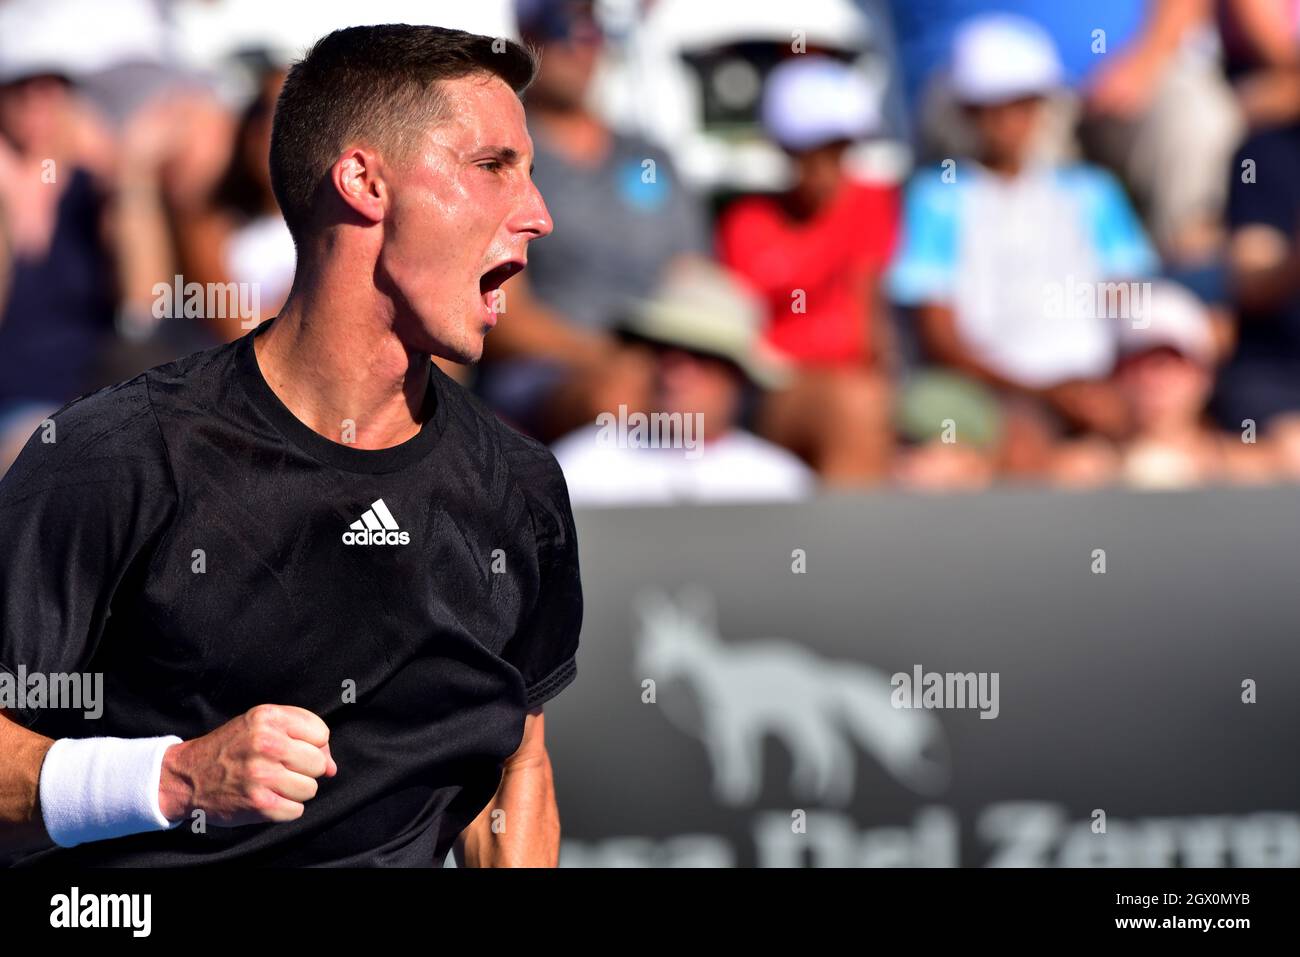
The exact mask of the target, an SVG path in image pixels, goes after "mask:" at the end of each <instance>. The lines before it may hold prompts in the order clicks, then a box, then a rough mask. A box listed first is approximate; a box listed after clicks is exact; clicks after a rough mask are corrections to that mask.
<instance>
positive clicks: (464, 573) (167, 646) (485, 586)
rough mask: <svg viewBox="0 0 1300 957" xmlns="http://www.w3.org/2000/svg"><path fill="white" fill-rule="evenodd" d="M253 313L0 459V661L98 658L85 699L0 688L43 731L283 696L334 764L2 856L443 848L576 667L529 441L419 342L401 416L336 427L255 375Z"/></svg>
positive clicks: (105, 728)
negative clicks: (423, 354)
mask: <svg viewBox="0 0 1300 957" xmlns="http://www.w3.org/2000/svg"><path fill="white" fill-rule="evenodd" d="M261 328H262V329H265V328H266V327H265V326H263V327H261ZM259 331H260V330H259ZM257 334H258V331H255V332H253V333H250V334H248V335H246V336H244V337H243V338H242V339H240V340H238V341H237V342H234V343H231V344H229V345H224V346H221V347H218V348H216V349H211V350H208V351H206V352H201V353H198V354H196V355H193V356H189V357H187V358H185V359H181V360H179V361H177V362H174V363H171V364H169V365H165V366H161V367H159V368H157V369H153V370H151V371H149V372H146V373H144V374H142V375H140V376H138V377H137V378H135V379H132V380H130V381H129V382H125V383H122V384H119V385H116V386H112V387H109V388H107V389H103V390H101V391H99V392H96V393H94V394H93V395H90V396H86V397H84V398H81V399H79V400H77V401H75V402H73V403H71V404H69V405H68V406H66V407H64V408H63V409H62V410H61V411H60V412H59V413H57V414H56V415H55V416H54V417H53V420H54V430H53V435H52V436H50V435H49V433H48V431H46V430H38V431H37V433H36V434H35V435H34V436H33V437H32V439H31V440H30V441H29V442H28V444H27V447H26V448H25V449H24V451H23V453H22V455H21V456H20V458H19V459H18V461H17V463H16V464H15V465H14V466H13V468H12V469H11V471H10V472H9V474H8V475H7V476H6V477H5V479H4V481H3V483H0V537H3V539H4V547H3V549H0V623H2V624H3V631H2V632H0V666H3V667H4V668H5V669H7V670H9V671H10V672H14V673H15V674H16V673H17V669H18V668H19V666H20V665H23V666H25V667H26V669H27V672H28V674H31V673H33V672H44V673H47V674H48V673H54V672H57V673H85V672H91V673H93V672H102V673H103V676H104V677H103V682H104V684H103V701H104V705H103V709H104V710H103V715H102V717H100V718H99V719H98V720H90V719H86V718H85V717H83V712H82V711H74V710H58V709H54V708H49V707H46V708H37V709H29V710H27V711H24V712H20V713H19V714H18V718H19V720H22V721H23V722H24V723H26V724H28V725H29V726H30V727H32V728H33V730H36V731H39V732H41V733H42V734H46V735H49V736H51V737H56V738H58V737H96V736H115V737H127V738H133V737H149V736H155V735H162V734H177V735H179V736H180V737H182V738H184V739H186V740H188V739H190V738H194V737H197V736H199V735H202V734H206V733H207V732H209V731H212V730H213V729H215V728H216V727H218V726H219V725H221V724H222V723H224V722H225V721H227V720H229V719H231V718H233V717H235V716H237V715H239V714H242V713H243V712H245V711H247V710H248V709H250V708H252V707H253V706H255V705H258V704H282V705H296V706H298V707H302V708H306V709H308V710H309V711H312V712H314V713H315V714H317V715H319V716H320V717H321V718H322V719H323V720H324V721H325V723H326V724H327V725H328V726H329V728H330V752H331V754H332V755H333V756H334V758H335V760H336V761H337V762H338V766H339V773H338V775H337V776H336V777H334V778H320V779H319V785H320V787H319V791H318V793H317V795H316V797H315V798H313V799H311V800H310V801H308V802H306V811H305V813H304V815H303V817H302V818H300V819H299V820H297V821H293V822H289V823H282V824H260V825H249V826H245V827H238V828H221V827H216V826H211V825H209V826H208V827H207V829H206V833H194V827H193V822H192V820H187V821H186V822H185V823H183V824H181V825H180V826H179V827H176V828H174V829H172V830H170V831H165V832H155V833H148V834H139V835H133V836H129V837H124V838H117V839H114V840H109V841H98V842H93V843H89V844H83V845H80V846H78V847H75V848H54V849H50V850H46V851H42V852H40V853H39V854H38V855H34V856H31V857H29V858H27V859H26V860H25V861H24V863H34V862H39V863H45V862H49V863H57V864H58V865H60V866H65V865H67V866H80V865H89V866H98V865H185V864H194V863H217V862H237V863H240V864H249V865H263V864H267V865H289V866H297V865H329V864H332V865H358V866H369V865H402V866H438V865H440V864H441V863H442V861H443V859H444V858H445V856H446V854H447V851H448V850H449V848H450V847H451V843H452V841H453V840H454V839H455V837H456V835H457V834H458V833H459V832H460V831H461V830H463V829H464V828H465V827H466V826H467V825H468V824H469V823H470V822H471V821H472V820H473V819H474V817H475V816H476V815H477V813H478V812H479V811H480V810H482V808H483V807H484V806H486V804H487V802H488V801H489V800H490V799H491V798H492V796H493V794H494V793H495V791H496V788H497V786H498V784H499V781H500V773H501V763H502V762H503V761H504V759H505V758H507V757H508V756H509V755H511V754H512V753H513V752H514V751H515V750H516V749H517V748H518V746H519V743H520V741H521V739H522V736H523V726H524V718H525V714H526V712H527V710H528V709H529V708H530V707H533V706H536V705H538V704H541V703H542V702H544V701H547V700H549V699H550V698H552V697H553V696H554V695H556V694H557V693H558V692H559V691H561V690H562V689H563V688H564V687H565V686H566V685H568V684H569V683H570V682H571V681H572V680H573V679H574V677H575V674H576V663H575V653H576V651H577V645H578V631H579V627H580V624H581V620H582V591H581V585H580V582H579V571H578V554H577V541H576V536H575V531H574V525H573V515H572V512H571V510H570V507H569V498H568V491H567V488H566V486H565V483H564V478H563V475H562V473H561V472H560V469H559V467H558V466H557V465H556V462H555V459H554V457H553V456H552V455H551V453H550V452H549V451H548V450H547V449H546V447H545V446H543V445H541V444H539V443H537V442H535V441H533V440H532V439H529V438H526V437H525V436H522V435H520V434H519V433H517V432H515V431H513V430H512V429H510V428H508V427H507V426H505V425H504V424H502V423H501V422H500V421H499V420H498V419H497V418H496V417H495V416H494V415H493V414H492V413H491V412H489V411H488V410H486V409H485V408H484V407H483V406H481V405H480V404H479V403H478V402H477V400H475V399H474V398H473V397H472V396H470V395H469V394H468V392H466V390H464V389H463V388H462V387H460V386H459V385H458V384H457V383H455V382H454V381H452V380H451V379H450V378H448V377H447V376H446V375H445V374H444V373H442V372H441V371H440V370H439V369H437V367H436V366H435V367H433V370H432V373H431V383H430V389H429V393H428V403H429V405H430V407H431V408H429V409H426V410H425V411H426V413H428V415H427V418H426V419H425V420H424V424H423V427H422V428H421V431H420V433H419V434H418V435H417V436H415V437H414V438H412V439H410V440H409V441H407V442H405V443H402V444H401V445H397V446H394V447H392V448H388V449H382V450H362V449H357V448H353V447H350V446H348V445H346V444H341V443H336V442H334V441H331V440H330V439H328V438H326V437H324V436H321V435H319V434H317V433H316V432H314V431H313V430H312V429H310V428H309V427H308V426H306V425H305V424H303V423H302V422H300V421H299V420H298V419H297V418H296V417H295V416H294V415H293V414H292V413H291V412H290V411H289V410H288V408H286V407H285V406H284V405H283V404H282V403H281V402H280V401H279V399H278V398H277V397H276V395H275V393H274V392H273V391H272V390H271V389H270V387H269V386H268V385H267V383H266V381H265V379H264V378H263V377H262V374H261V371H260V369H259V367H258V364H257V359H256V356H255V355H254V351H253V348H252V346H253V338H254V336H255V335H257ZM50 437H52V438H53V440H54V441H53V442H48V441H45V439H47V438H50ZM375 539H378V541H379V543H375V542H374V540H375ZM349 542H351V544H349ZM353 698H354V699H355V700H351V699H353Z"/></svg>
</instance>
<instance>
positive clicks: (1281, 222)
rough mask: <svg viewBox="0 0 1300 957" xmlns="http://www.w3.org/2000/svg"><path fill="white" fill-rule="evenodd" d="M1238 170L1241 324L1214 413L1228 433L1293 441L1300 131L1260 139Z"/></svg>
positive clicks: (1234, 241) (1299, 304) (1299, 405)
mask: <svg viewBox="0 0 1300 957" xmlns="http://www.w3.org/2000/svg"><path fill="white" fill-rule="evenodd" d="M1248 161H1249V170H1250V174H1251V175H1249V176H1247V175H1246V169H1245V167H1244V166H1243V164H1247V162H1248ZM1233 168H1234V174H1233V178H1232V186H1231V192H1230V195H1229V201H1228V226H1229V230H1230V239H1229V270H1230V273H1231V277H1232V287H1233V298H1234V300H1235V304H1236V307H1237V311H1238V314H1239V318H1240V322H1239V329H1238V333H1237V348H1236V352H1235V354H1234V355H1233V356H1232V358H1231V359H1230V360H1229V361H1228V363H1227V365H1226V366H1225V367H1224V368H1223V369H1222V370H1221V372H1220V374H1219V382H1218V388H1217V390H1216V393H1215V397H1214V409H1215V413H1216V415H1217V417H1218V419H1219V421H1220V423H1221V424H1222V425H1223V427H1224V428H1225V429H1228V430H1229V431H1239V430H1240V429H1242V428H1244V427H1245V423H1247V422H1253V423H1255V425H1256V427H1257V428H1258V430H1259V431H1260V433H1261V434H1264V435H1270V434H1272V433H1275V432H1285V433H1286V434H1288V435H1290V434H1294V432H1295V429H1294V428H1293V423H1294V420H1295V419H1296V418H1300V183H1297V181H1296V170H1297V169H1300V125H1291V126H1284V127H1279V128H1277V129H1273V130H1268V131H1266V132H1260V133H1256V134H1254V135H1253V136H1251V137H1250V138H1249V139H1248V140H1247V141H1246V142H1245V143H1244V144H1243V145H1242V147H1241V149H1240V150H1238V152H1237V156H1236V160H1235V162H1234V164H1233ZM1288 420H1290V422H1288Z"/></svg>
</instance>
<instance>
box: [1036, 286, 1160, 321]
mask: <svg viewBox="0 0 1300 957" xmlns="http://www.w3.org/2000/svg"><path fill="white" fill-rule="evenodd" d="M1043 315H1044V316H1046V317H1047V318H1048V319H1124V320H1127V321H1129V322H1131V323H1132V324H1133V328H1134V329H1146V328H1147V327H1148V326H1150V325H1151V283H1149V282H1094V281H1087V282H1079V281H1076V280H1075V278H1074V276H1066V277H1065V281H1064V282H1048V283H1044V284H1043Z"/></svg>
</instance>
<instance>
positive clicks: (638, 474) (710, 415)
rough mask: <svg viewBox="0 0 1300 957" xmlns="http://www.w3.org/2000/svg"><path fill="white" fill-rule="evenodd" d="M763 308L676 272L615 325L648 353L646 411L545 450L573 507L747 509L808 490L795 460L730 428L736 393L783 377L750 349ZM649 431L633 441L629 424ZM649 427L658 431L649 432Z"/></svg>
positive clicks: (712, 273) (693, 274)
mask: <svg viewBox="0 0 1300 957" xmlns="http://www.w3.org/2000/svg"><path fill="white" fill-rule="evenodd" d="M761 320H762V310H761V307H760V305H759V304H758V302H757V301H756V300H755V299H753V298H752V297H751V296H750V295H749V294H748V293H747V292H746V291H745V290H744V289H742V288H741V287H739V286H738V285H737V284H736V283H735V282H734V281H732V280H731V278H730V277H728V276H727V275H726V273H725V272H723V271H721V270H719V269H717V268H716V267H714V266H709V265H707V264H705V263H701V262H692V263H687V264H685V265H684V266H683V267H682V268H680V269H677V270H674V271H673V273H672V274H671V275H670V276H669V278H668V279H667V281H666V282H665V284H664V287H663V288H662V289H661V290H660V292H659V293H658V295H657V296H656V298H654V299H653V300H650V301H642V302H639V303H637V304H635V305H634V306H633V307H632V308H631V310H630V315H629V316H628V318H627V319H626V320H624V323H623V325H622V327H621V328H620V332H621V334H622V336H623V337H624V339H625V340H626V341H627V342H629V343H636V344H638V345H637V346H634V347H636V348H645V349H648V350H649V351H650V353H651V354H652V355H653V357H654V358H653V366H652V368H653V375H652V378H651V381H650V382H648V383H646V386H647V389H646V400H645V402H644V403H643V404H638V405H636V406H632V407H631V409H630V410H629V409H628V407H626V406H625V407H623V408H621V409H620V410H619V411H618V413H617V414H615V413H612V412H611V413H608V414H607V415H606V416H603V417H602V419H601V420H598V421H597V423H596V424H594V425H589V426H586V427H584V428H582V429H580V430H578V431H576V432H574V433H572V434H570V435H568V436H565V437H564V438H562V439H561V440H560V441H559V442H557V443H556V444H555V446H554V448H553V451H554V452H555V456H556V459H557V460H558V461H559V463H560V467H561V468H562V469H563V470H564V475H565V479H566V480H567V482H568V485H569V496H570V498H571V500H572V502H573V504H574V505H649V504H666V503H673V502H748V501H769V502H770V501H781V500H791V499H798V498H802V497H804V496H807V495H809V494H811V492H812V491H813V488H814V486H815V481H814V478H813V475H812V473H811V472H810V471H809V470H808V468H807V467H806V466H805V465H804V464H803V463H802V462H800V461H799V460H798V459H797V458H796V457H795V456H794V455H792V454H790V453H789V452H787V451H786V450H785V449H782V448H780V447H779V446H776V445H772V444H770V443H768V442H765V441H764V440H763V439H761V438H759V437H758V436H755V435H752V434H750V433H749V432H746V431H745V430H744V429H741V428H740V427H739V426H738V424H737V423H738V419H739V414H740V403H741V397H742V390H743V389H744V388H745V387H746V383H747V381H748V382H749V383H751V384H753V385H755V386H759V387H761V386H763V385H771V384H774V383H775V382H777V381H779V376H780V367H779V366H774V365H773V364H772V363H771V362H770V361H765V360H764V359H763V358H762V357H761V353H759V352H758V351H757V350H756V348H755V347H756V343H757V335H758V327H759V324H760V323H761ZM638 413H639V414H643V415H645V416H646V418H645V419H642V420H640V421H641V422H642V423H643V424H645V425H646V426H647V427H646V428H645V429H644V430H643V432H641V433H640V434H637V433H635V432H633V431H632V430H633V429H634V428H636V426H637V421H636V420H634V419H633V418H632V416H635V415H638ZM655 423H658V425H657V426H656V424H655Z"/></svg>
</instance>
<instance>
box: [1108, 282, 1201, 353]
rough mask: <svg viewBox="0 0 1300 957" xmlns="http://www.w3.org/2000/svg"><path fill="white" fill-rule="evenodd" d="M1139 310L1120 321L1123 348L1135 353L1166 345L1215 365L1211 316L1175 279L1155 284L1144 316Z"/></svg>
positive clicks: (1121, 347) (1121, 345)
mask: <svg viewBox="0 0 1300 957" xmlns="http://www.w3.org/2000/svg"><path fill="white" fill-rule="evenodd" d="M1139 311H1140V310H1135V311H1134V316H1133V318H1132V319H1131V320H1129V319H1126V320H1124V321H1122V322H1121V323H1120V334H1119V340H1120V349H1121V351H1123V352H1124V353H1127V354H1133V353H1138V352H1145V351H1147V350H1149V349H1158V348H1160V347H1161V346H1167V347H1169V348H1172V349H1175V350H1177V351H1178V352H1179V353H1181V354H1182V355H1184V356H1186V357H1187V358H1189V359H1191V360H1192V361H1194V362H1197V363H1200V364H1201V365H1205V366H1210V365H1213V364H1214V360H1215V352H1216V350H1215V344H1214V331H1213V329H1212V328H1211V325H1210V317H1209V314H1208V313H1207V312H1206V310H1205V306H1203V305H1202V304H1201V301H1200V300H1199V299H1197V298H1196V296H1194V295H1192V293H1191V292H1189V291H1188V290H1186V289H1184V288H1183V287H1182V286H1179V285H1177V284H1176V283H1172V282H1155V283H1152V284H1151V294H1150V296H1149V297H1148V302H1147V303H1146V309H1145V315H1139V314H1138V313H1139Z"/></svg>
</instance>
